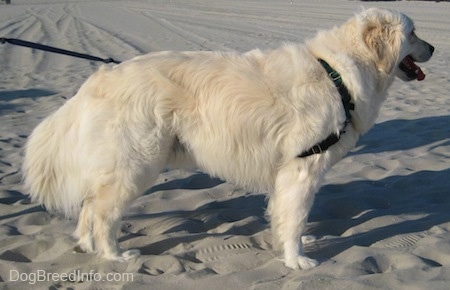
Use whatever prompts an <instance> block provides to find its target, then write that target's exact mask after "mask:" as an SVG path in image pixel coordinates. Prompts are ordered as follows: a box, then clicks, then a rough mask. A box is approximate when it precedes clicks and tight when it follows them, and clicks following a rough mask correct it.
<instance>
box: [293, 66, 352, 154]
mask: <svg viewBox="0 0 450 290" xmlns="http://www.w3.org/2000/svg"><path fill="white" fill-rule="evenodd" d="M319 62H320V64H321V65H322V66H323V68H324V69H325V70H326V71H327V73H328V76H329V77H330V78H331V80H332V81H333V83H334V85H335V86H336V88H337V90H338V92H339V94H340V95H341V100H342V104H343V105H344V110H345V122H344V126H343V127H342V129H341V130H340V131H339V134H336V133H333V134H331V135H329V136H328V137H327V138H326V139H325V140H323V141H322V142H320V143H318V144H316V145H314V146H313V147H311V148H310V149H308V150H306V151H304V152H303V153H301V154H299V155H298V156H297V157H300V158H303V157H307V156H311V155H313V154H320V153H322V152H324V151H326V150H327V149H328V148H330V147H331V146H333V145H334V144H336V143H337V142H338V141H339V139H340V138H341V134H344V133H345V127H347V124H348V123H350V120H351V115H350V110H354V109H355V104H353V103H352V102H351V100H352V98H351V95H350V93H349V91H348V89H347V87H346V86H345V85H344V82H343V81H342V78H341V75H340V74H339V73H338V72H337V71H336V70H334V69H333V68H332V67H331V66H330V65H329V64H328V63H327V62H326V61H324V60H322V59H319Z"/></svg>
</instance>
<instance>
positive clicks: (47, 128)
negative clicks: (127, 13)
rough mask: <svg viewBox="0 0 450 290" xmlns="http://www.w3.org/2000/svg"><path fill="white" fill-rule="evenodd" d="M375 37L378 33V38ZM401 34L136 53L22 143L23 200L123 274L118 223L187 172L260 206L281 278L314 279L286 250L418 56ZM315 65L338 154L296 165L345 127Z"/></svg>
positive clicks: (366, 28) (344, 33) (335, 124)
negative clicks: (236, 190) (338, 84)
mask: <svg viewBox="0 0 450 290" xmlns="http://www.w3.org/2000/svg"><path fill="white" fill-rule="evenodd" d="M386 25H389V26H390V27H391V28H390V29H380V27H381V26H383V27H384V26H386ZM384 28H385V27H384ZM408 30H412V22H411V20H410V19H409V18H407V17H406V16H405V15H403V14H400V13H397V12H393V11H388V10H380V9H369V10H366V11H364V12H362V13H361V14H359V15H356V16H355V17H353V18H352V19H350V20H349V21H348V22H346V23H345V24H343V25H342V26H340V27H335V28H333V29H331V30H329V31H322V32H320V33H319V34H318V35H317V36H316V37H315V38H313V39H311V40H309V41H308V42H307V43H306V44H286V45H284V46H282V47H280V48H278V49H275V50H271V51H265V52H263V51H259V50H253V51H250V52H247V53H244V54H241V53H237V52H159V53H150V54H148V55H145V56H141V57H137V58H134V59H132V60H130V61H127V62H124V63H122V64H120V65H117V66H113V67H102V68H101V69H100V70H99V71H98V72H96V73H95V74H94V75H92V76H91V77H90V78H89V79H88V80H87V81H86V82H85V83H84V84H83V85H82V87H81V88H80V90H79V92H78V93H77V94H76V95H75V96H74V97H73V98H72V99H71V100H69V101H68V102H67V103H66V104H65V105H64V106H63V107H62V108H60V109H59V110H58V111H56V112H55V113H53V114H52V115H51V116H49V117H48V118H47V119H45V120H44V121H43V122H42V123H41V124H40V125H39V126H38V127H37V128H36V129H35V130H34V131H33V133H32V135H31V136H30V138H29V140H28V143H27V145H26V154H25V159H24V164H23V171H24V174H25V179H24V181H25V186H26V188H27V190H28V191H29V193H30V195H31V197H32V199H33V200H36V201H38V202H40V203H41V204H43V205H45V207H46V208H47V209H49V210H58V211H61V212H63V213H64V214H66V215H68V216H77V215H79V221H78V227H77V231H76V235H77V237H78V238H79V245H80V246H81V247H82V248H83V249H85V250H86V251H88V252H97V253H98V254H99V255H100V256H102V257H105V258H107V259H112V260H126V259H129V258H132V257H134V256H136V255H137V254H138V251H136V250H131V251H122V250H120V248H119V246H118V244H117V239H116V231H117V227H118V225H119V223H120V219H121V216H122V213H123V211H124V210H126V208H127V206H128V205H129V204H130V203H131V202H132V201H133V200H134V199H135V198H136V197H137V196H139V195H140V194H142V193H143V192H144V191H145V190H146V189H148V188H149V187H150V186H151V185H152V184H153V182H154V180H155V179H156V177H157V176H158V174H159V173H160V171H161V170H162V169H163V168H165V167H168V166H169V167H176V166H179V165H182V166H191V165H194V166H197V167H199V168H200V169H202V170H204V171H206V172H208V173H209V174H211V175H213V176H218V177H220V178H222V179H225V180H227V181H229V182H233V183H235V184H238V185H240V186H245V187H247V188H248V189H249V190H254V191H264V192H269V193H270V194H269V210H268V213H269V215H270V217H271V223H272V229H273V234H274V240H275V241H277V243H278V244H279V245H280V246H281V247H282V249H283V250H284V259H285V264H286V266H288V267H291V268H302V269H308V268H311V267H314V266H316V265H317V264H318V262H317V261H315V260H313V259H310V258H308V257H306V256H305V254H304V253H303V250H302V245H301V239H300V237H301V235H302V234H303V232H304V229H305V226H306V222H307V218H308V213H309V209H310V207H311V205H312V203H313V199H314V193H315V192H316V191H317V189H318V188H319V186H320V184H321V181H322V178H323V176H324V174H325V173H326V171H327V170H328V169H329V168H330V167H331V165H332V164H334V163H335V162H337V161H338V160H339V159H341V158H342V157H343V156H344V155H345V154H346V153H347V152H348V150H350V149H351V148H352V147H353V146H354V145H355V143H356V141H357V139H358V136H359V135H360V134H361V133H364V132H366V131H367V130H368V129H369V128H370V127H371V126H372V125H373V123H374V122H375V119H376V117H377V115H378V111H379V109H380V106H381V103H382V101H383V100H384V99H385V98H386V90H387V88H388V87H389V85H390V84H391V83H392V81H393V78H394V75H395V74H396V73H399V72H398V71H397V70H396V66H397V65H398V63H399V61H400V60H401V59H402V58H403V57H405V56H406V55H408V54H411V53H416V51H415V50H418V46H417V45H415V46H414V45H412V44H411V43H410V42H408V36H407V34H408V33H410V31H408ZM387 32H389V35H387ZM377 42H379V47H373V46H374V43H377ZM424 47H425V46H421V48H420V49H422V50H424ZM380 50H382V52H383V53H382V54H380ZM417 53H419V52H417ZM420 53H424V52H423V51H422V52H420ZM430 56H431V54H430V55H429V56H428V58H429V57H430ZM318 58H322V59H324V60H326V61H327V62H329V64H330V65H331V66H332V67H334V68H335V69H336V70H337V71H338V72H339V73H340V74H341V75H342V78H343V80H344V83H345V85H346V86H347V87H348V88H349V90H350V93H351V95H352V98H353V99H352V102H353V103H354V104H355V107H356V109H355V111H353V112H352V123H351V124H350V125H349V126H348V127H347V128H346V132H345V134H343V135H342V136H341V137H342V138H341V140H340V141H339V143H338V144H336V145H334V146H332V147H331V148H330V149H329V150H328V151H326V152H324V153H322V154H318V155H314V156H311V157H308V158H298V157H297V155H298V154H300V153H301V152H303V151H304V150H306V149H309V148H310V147H311V146H313V145H314V144H316V143H318V142H319V141H321V140H323V139H325V138H326V137H327V136H328V135H330V134H331V133H337V132H339V131H340V130H341V129H342V126H343V123H344V120H345V113H344V109H343V106H342V102H341V97H340V95H339V93H338V92H337V90H336V88H335V86H334V84H333V82H332V81H331V80H330V78H329V76H328V75H327V73H326V72H325V70H324V69H323V68H322V67H321V65H320V64H319V62H318V61H317V59H318Z"/></svg>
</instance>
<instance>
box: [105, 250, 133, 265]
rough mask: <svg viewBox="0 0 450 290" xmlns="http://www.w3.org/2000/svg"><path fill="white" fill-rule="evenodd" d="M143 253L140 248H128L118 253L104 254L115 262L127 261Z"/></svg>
mask: <svg viewBox="0 0 450 290" xmlns="http://www.w3.org/2000/svg"><path fill="white" fill-rule="evenodd" d="M140 255H141V252H140V251H139V250H127V251H123V252H121V253H117V254H110V255H104V258H105V259H107V260H110V261H115V262H125V261H128V260H131V259H134V258H137V257H139V256H140Z"/></svg>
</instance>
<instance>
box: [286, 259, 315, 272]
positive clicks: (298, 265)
mask: <svg viewBox="0 0 450 290" xmlns="http://www.w3.org/2000/svg"><path fill="white" fill-rule="evenodd" d="M319 264H320V263H319V261H317V260H314V259H311V258H308V257H306V256H297V257H293V258H291V259H285V261H284V265H285V266H286V267H288V268H291V269H295V270H297V269H301V270H308V269H311V268H314V267H316V266H318V265H319Z"/></svg>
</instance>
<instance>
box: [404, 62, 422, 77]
mask: <svg viewBox="0 0 450 290" xmlns="http://www.w3.org/2000/svg"><path fill="white" fill-rule="evenodd" d="M404 61H405V62H406V65H407V66H408V67H410V68H412V69H414V72H415V73H416V74H417V80H418V81H423V80H424V79H425V74H424V73H423V71H422V70H421V69H420V67H418V66H417V65H416V64H415V63H414V61H413V60H412V58H411V57H409V56H408V57H406V58H405V60H404Z"/></svg>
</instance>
